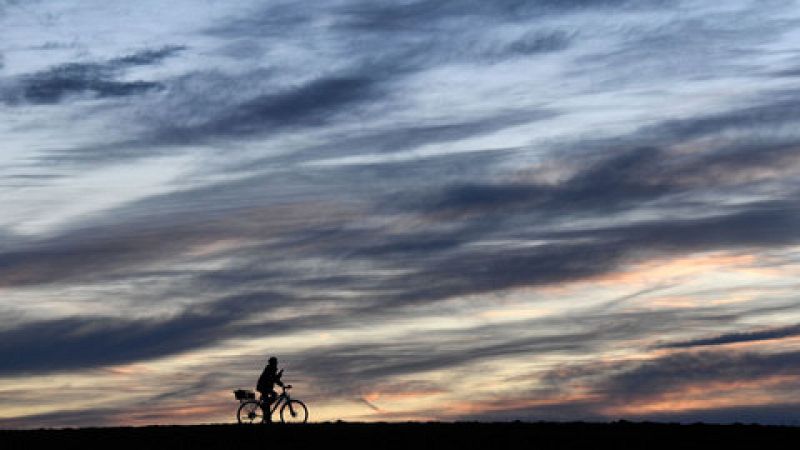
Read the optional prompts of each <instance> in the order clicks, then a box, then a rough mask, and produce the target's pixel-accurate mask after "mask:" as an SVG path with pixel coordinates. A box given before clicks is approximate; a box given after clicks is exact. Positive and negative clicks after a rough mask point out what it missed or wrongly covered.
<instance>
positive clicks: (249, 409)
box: [236, 400, 264, 425]
mask: <svg viewBox="0 0 800 450" xmlns="http://www.w3.org/2000/svg"><path fill="white" fill-rule="evenodd" d="M236 419H237V420H238V421H239V423H241V424H247V425H250V424H255V423H263V422H264V410H263V409H261V404H260V403H259V402H257V401H256V400H248V401H246V402H244V403H242V404H241V405H240V406H239V409H238V410H237V411H236Z"/></svg>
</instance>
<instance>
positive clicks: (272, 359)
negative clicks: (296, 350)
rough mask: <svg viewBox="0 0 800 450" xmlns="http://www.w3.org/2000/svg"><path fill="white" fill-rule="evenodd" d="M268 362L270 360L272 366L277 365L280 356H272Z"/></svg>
mask: <svg viewBox="0 0 800 450" xmlns="http://www.w3.org/2000/svg"><path fill="white" fill-rule="evenodd" d="M268 362H269V365H270V366H277V365H278V358H276V357H274V356H270V357H269V361H268Z"/></svg>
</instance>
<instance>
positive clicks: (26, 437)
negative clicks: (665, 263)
mask: <svg viewBox="0 0 800 450" xmlns="http://www.w3.org/2000/svg"><path fill="white" fill-rule="evenodd" d="M798 442H800V427H775V426H759V425H701V424H698V425H673V424H652V423H628V422H616V423H610V424H595V423H518V422H515V423H392V424H386V423H382V424H363V423H322V424H309V425H296V426H286V425H279V424H272V425H259V426H237V425H197V426H153V427H137V428H84V429H63V430H30V431H15V430H5V431H0V448H3V449H13V448H45V447H46V448H51V449H64V448H84V449H87V448H95V447H99V448H106V449H109V448H115V447H116V448H145V449H148V450H155V449H160V448H167V449H185V448H192V449H206V448H286V449H289V448H292V449H306V448H320V449H323V448H348V449H361V448H364V449H376V450H383V449H401V448H402V449H429V448H430V449H434V448H435V449H447V448H453V449H464V448H482V449H489V450H500V449H504V448H531V449H552V448H565V449H570V448H598V449H599V448H614V449H623V448H626V449H627V448H630V449H645V450H650V449H653V448H673V449H685V448H705V449H711V448H718V447H721V446H735V447H742V448H755V449H759V448H769V449H773V448H795V447H796V446H797V443H798Z"/></svg>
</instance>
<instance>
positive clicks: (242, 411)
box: [233, 384, 308, 425]
mask: <svg viewBox="0 0 800 450" xmlns="http://www.w3.org/2000/svg"><path fill="white" fill-rule="evenodd" d="M282 388H283V392H281V394H280V395H279V396H278V398H276V399H275V402H273V403H272V408H271V409H270V405H269V403H267V402H265V401H264V400H263V398H262V399H256V394H255V392H253V391H248V390H244V389H238V390H236V391H233V394H234V396H235V397H236V400H239V403H240V405H239V409H237V410H236V420H238V421H239V423H240V424H248V425H251V424H256V423H264V422H272V414H273V413H274V412H275V411H277V410H278V407H279V406H280V408H281V410H280V413H279V414H280V418H281V422H282V423H306V421H308V408H306V405H305V403H303V402H301V401H300V400H295V399H293V398H291V397H290V396H289V392H288V391H289V389H291V388H292V385H291V384H287V385H284V386H282Z"/></svg>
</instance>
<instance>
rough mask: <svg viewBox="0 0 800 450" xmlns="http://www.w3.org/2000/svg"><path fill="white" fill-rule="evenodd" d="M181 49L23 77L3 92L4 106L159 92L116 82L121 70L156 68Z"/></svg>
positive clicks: (146, 83) (138, 82) (154, 84)
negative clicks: (85, 95)
mask: <svg viewBox="0 0 800 450" xmlns="http://www.w3.org/2000/svg"><path fill="white" fill-rule="evenodd" d="M184 48H185V47H180V46H165V47H163V48H161V49H157V50H144V51H141V52H138V53H134V54H131V55H127V56H123V57H120V58H114V59H110V60H108V61H105V62H101V63H68V64H63V65H59V66H55V67H52V68H50V69H47V70H44V71H41V72H36V73H32V74H28V75H23V76H20V77H18V78H17V79H15V80H11V81H10V82H9V83H8V84H9V86H8V87H5V88H4V89H3V91H4V94H3V97H4V98H3V100H4V101H5V103H6V104H10V105H17V104H21V103H31V104H36V105H45V104H54V103H59V102H61V101H62V100H64V99H65V98H66V97H67V96H69V95H81V94H89V95H92V96H94V97H99V98H103V97H122V96H128V95H134V94H141V93H144V92H147V91H150V90H154V89H159V88H162V87H163V85H162V84H160V83H158V82H152V81H142V80H136V81H119V80H118V77H119V76H120V75H121V74H122V73H123V72H124V71H125V69H128V68H131V67H135V66H144V65H150V64H156V63H158V62H160V61H162V60H163V59H165V58H167V57H170V56H173V55H174V54H176V53H178V52H179V51H181V50H183V49H184Z"/></svg>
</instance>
